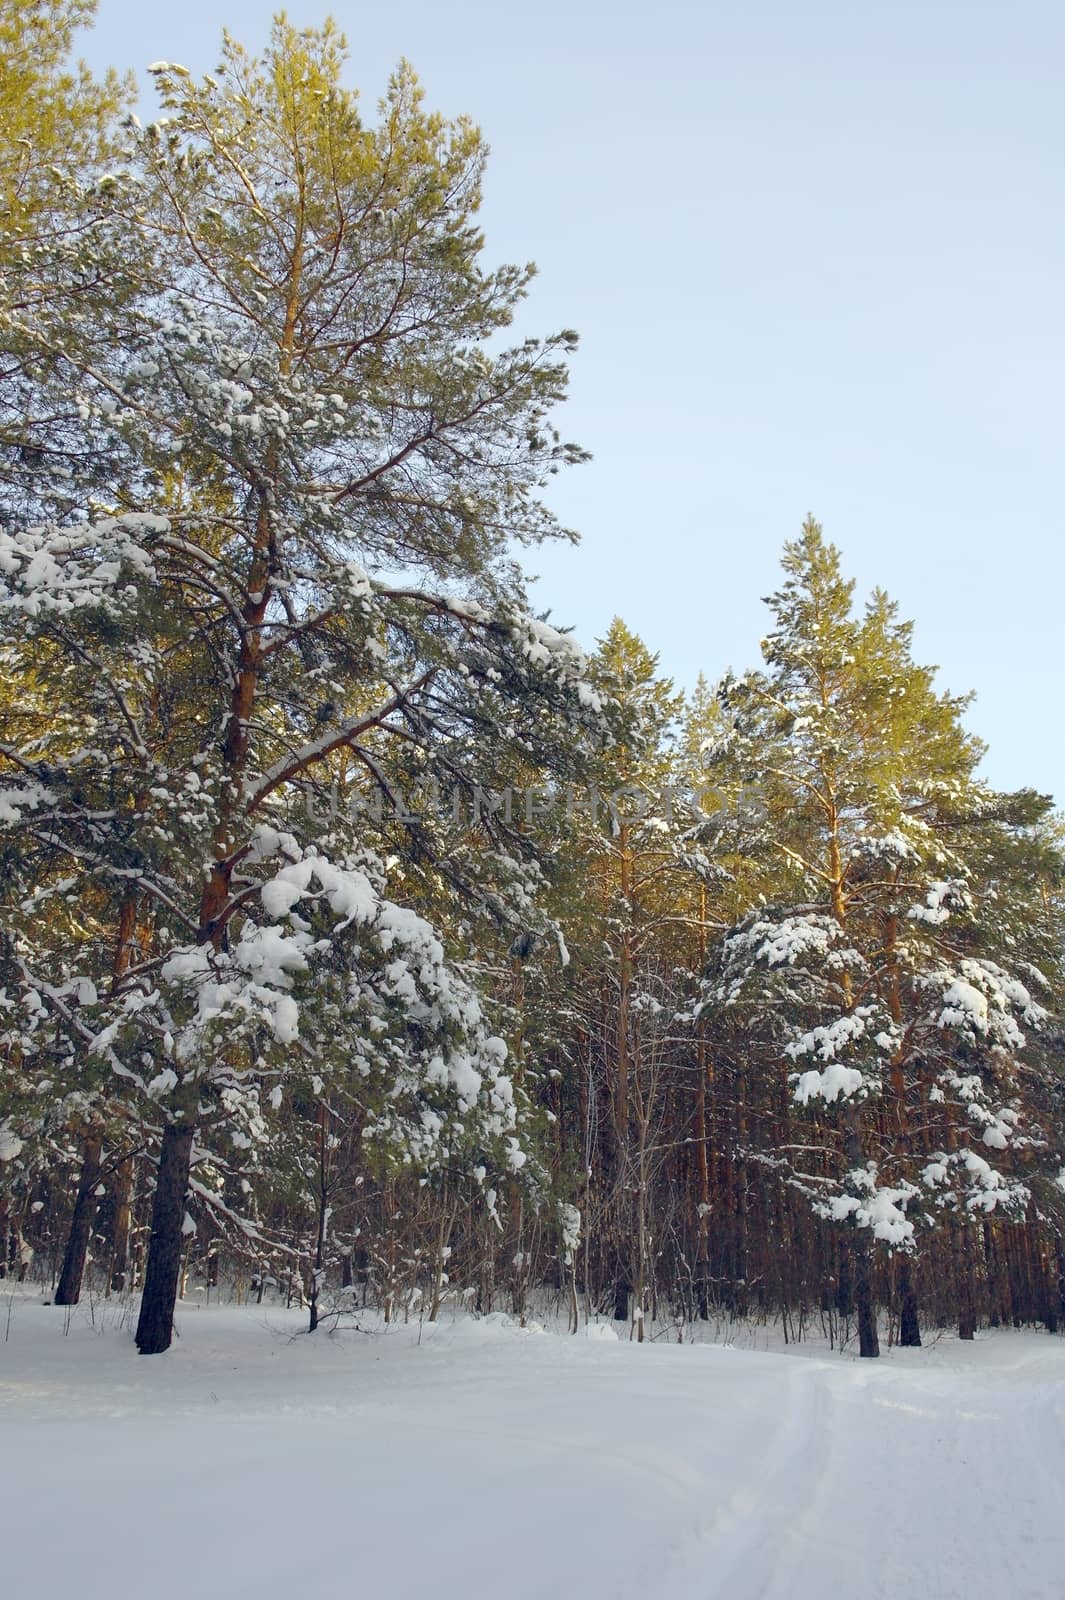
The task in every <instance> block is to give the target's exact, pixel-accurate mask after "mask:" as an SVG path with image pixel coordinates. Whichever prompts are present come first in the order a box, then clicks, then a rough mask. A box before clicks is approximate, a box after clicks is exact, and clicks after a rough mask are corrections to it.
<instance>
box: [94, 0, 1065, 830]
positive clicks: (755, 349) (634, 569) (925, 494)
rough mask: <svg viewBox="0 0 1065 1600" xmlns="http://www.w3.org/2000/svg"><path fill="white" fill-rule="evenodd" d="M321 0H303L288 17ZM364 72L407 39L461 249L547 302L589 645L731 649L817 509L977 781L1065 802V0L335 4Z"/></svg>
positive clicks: (553, 557) (245, 24) (403, 47)
mask: <svg viewBox="0 0 1065 1600" xmlns="http://www.w3.org/2000/svg"><path fill="white" fill-rule="evenodd" d="M152 9H153V8H149V7H147V6H144V5H143V4H141V3H140V0H136V3H134V0H100V10H99V20H98V24H97V27H96V29H95V32H94V33H93V34H92V35H90V36H89V37H88V38H87V40H86V42H85V54H86V57H87V59H88V60H89V61H90V62H91V63H92V64H93V65H94V66H101V65H103V64H105V63H114V64H116V65H121V66H124V65H127V64H128V65H132V66H135V67H137V68H138V70H139V71H141V72H143V68H144V67H145V66H146V64H147V63H148V62H150V61H152V60H155V59H157V58H159V57H165V58H168V59H170V60H173V61H179V62H182V63H183V64H184V65H186V66H188V67H190V68H192V69H193V70H195V71H206V70H210V68H211V67H212V66H213V65H214V64H215V61H216V58H217V42H218V39H219V37H220V31H221V27H222V25H223V24H225V25H226V26H228V27H229V28H230V31H231V32H233V33H235V34H236V35H237V36H238V37H239V38H241V39H242V40H243V42H245V43H246V44H248V45H258V44H260V43H261V42H262V41H263V39H264V38H265V35H266V30H267V27H268V22H269V17H270V12H271V7H270V6H269V5H264V4H262V3H256V0H212V3H210V4H208V3H207V0H183V3H182V4H180V5H175V6H172V7H166V8H165V10H163V11H161V13H160V14H159V15H157V16H153V15H152ZM326 9H327V7H326V0H320V3H319V0H316V3H307V0H297V3H295V4H291V5H290V6H289V7H288V10H289V15H290V17H291V18H292V19H293V21H295V22H296V23H298V24H300V25H303V24H305V23H311V22H317V21H320V20H321V18H322V16H323V15H324V14H325V10H326ZM334 14H335V15H336V16H337V18H338V20H339V22H340V23H341V25H342V26H343V27H344V29H345V30H346V32H347V34H348V38H349V41H350V43H351V46H352V61H351V67H350V81H351V83H352V85H353V86H358V87H359V88H360V89H361V90H362V91H363V94H364V96H365V97H366V99H367V100H368V102H370V103H373V102H374V101H376V99H377V97H378V95H379V93H380V91H381V89H382V88H383V86H384V83H385V80H386V77H387V74H388V71H389V69H390V67H391V66H392V65H394V63H395V62H396V60H397V59H398V58H399V57H400V56H404V55H405V56H407V57H408V58H409V59H410V60H411V61H412V62H413V63H414V65H415V67H416V68H417V70H418V72H419V73H420V75H421V76H422V78H423V80H424V82H425V84H426V87H427V91H428V98H429V103H430V104H431V105H433V106H435V107H437V108H438V109H440V110H442V111H444V112H447V113H457V112H468V113H469V114H470V115H472V116H473V117H474V118H475V119H476V120H477V121H478V122H479V123H480V124H481V126H482V128H483V129H484V131H485V134H486V135H487V137H488V139H489V141H490V143H491V145H492V150H493V158H492V162H491V165H490V169H489V174H488V185H487V203H486V206H485V209H484V213H483V217H484V223H485V227H486V230H487V234H488V244H489V251H490V254H491V255H492V256H493V257H495V258H498V259H500V260H503V259H510V260H521V261H524V260H527V259H530V258H531V259H534V260H536V261H537V262H538V264H539V266H540V269H541V276H540V278H539V280H538V282H537V283H536V285H535V286H534V290H533V295H532V298H531V301H530V306H529V310H528V314H527V317H526V319H525V321H526V323H527V331H543V332H547V331H551V330H553V329H555V328H557V327H562V326H567V327H569V326H572V327H575V328H577V329H579V330H580V333H581V341H582V342H581V349H580V352H579V353H578V355H577V356H576V358H575V360H574V363H573V388H572V400H571V403H570V405H569V406H568V407H567V410H566V413H565V414H564V417H563V419H562V420H563V427H564V432H565V433H566V434H567V436H568V437H572V438H576V439H578V440H579V441H580V442H581V443H582V444H584V445H586V446H587V447H588V448H589V449H591V450H592V451H593V452H594V456H595V460H594V462H593V463H592V464H591V465H590V466H586V467H583V468H580V469H577V470H575V471H573V472H572V473H570V474H569V475H568V476H567V477H566V478H565V480H564V481H563V482H562V483H561V484H560V487H559V490H558V493H557V495H556V497H555V505H556V507H557V509H558V510H559V512H560V513H561V514H562V515H563V517H564V518H565V520H566V521H567V522H569V523H570V524H571V525H573V526H575V527H577V528H578V529H579V530H580V531H581V533H582V535H583V539H582V544H581V546H580V547H579V548H578V549H577V550H573V549H571V548H569V547H559V548H558V549H552V550H549V551H543V552H534V553H533V554H532V556H531V558H530V565H531V567H532V569H533V570H535V571H537V572H539V573H540V574H541V581H540V583H539V585H538V586H537V588H536V589H535V590H534V593H535V595H536V596H537V599H538V603H539V604H540V605H541V606H543V607H547V606H550V607H551V609H552V613H553V617H554V620H555V621H556V622H558V623H573V624H575V625H576V628H577V632H578V635H579V636H580V637H581V639H582V640H583V641H584V642H585V643H588V644H590V643H591V642H592V641H593V640H594V638H595V637H596V636H598V635H600V634H601V633H602V632H603V631H604V629H605V628H606V627H607V625H608V623H609V621H610V618H611V617H612V616H613V615H614V614H615V613H618V614H620V615H621V616H623V617H624V618H625V620H626V622H627V623H628V624H629V626H630V627H632V628H634V629H635V630H636V631H637V632H639V633H640V634H641V635H642V636H643V638H644V639H645V640H646V642H647V643H648V644H649V645H650V646H651V648H652V649H654V650H657V651H658V652H659V653H660V655H661V659H662V664H663V667H664V669H665V670H667V671H668V672H670V673H672V674H673V675H674V676H675V677H676V678H677V680H678V681H679V682H681V683H683V684H690V683H692V682H693V681H694V679H695V676H696V674H697V673H698V672H699V670H700V669H701V670H703V671H705V672H706V674H707V676H708V677H710V678H711V679H713V678H715V677H716V676H717V675H718V674H719V672H720V671H721V670H722V669H723V668H724V667H725V666H727V665H732V666H734V667H737V668H739V667H743V666H747V665H750V664H753V663H754V662H755V661H756V660H757V657H758V640H759V637H760V635H761V634H762V633H763V632H764V630H765V612H764V608H763V607H762V606H761V605H760V604H759V597H760V596H762V595H765V594H767V593H769V592H770V590H771V589H773V588H774V587H776V581H777V562H778V557H779V552H780V547H781V545H782V544H783V542H784V540H785V539H788V538H791V537H793V536H794V534H795V533H796V532H797V530H798V528H799V525H800V523H801V521H802V518H803V516H804V514H805V513H806V512H807V510H811V511H813V512H814V514H815V515H816V516H817V517H818V518H819V519H820V520H821V521H822V522H823V523H824V525H825V529H826V532H827V534H828V535H829V537H830V538H832V539H833V540H834V541H835V542H836V543H837V544H839V545H840V546H841V547H842V549H843V551H844V556H845V561H846V565H847V567H848V569H849V571H850V572H851V573H853V574H854V575H855V576H856V577H857V578H858V583H859V590H860V591H865V590H867V589H869V588H870V587H872V586H873V585H874V584H877V583H878V584H881V585H882V586H883V587H884V588H886V589H887V590H888V591H889V592H890V593H891V594H892V595H893V596H894V597H895V598H896V599H898V600H899V602H900V604H901V607H902V610H903V613H904V615H907V616H910V617H913V618H915V619H916V622H917V634H916V640H917V654H918V656H919V657H920V658H921V659H922V660H925V661H934V662H938V663H939V664H940V666H941V668H942V673H941V682H942V683H943V685H944V686H945V687H948V688H950V689H953V690H963V689H970V688H972V689H975V690H976V691H977V694H978V703H977V705H976V707H975V708H974V709H973V712H972V714H971V718H970V721H971V723H972V725H973V727H974V728H975V729H976V731H977V732H979V733H980V734H981V735H982V736H983V737H984V738H985V739H987V740H988V741H989V742H990V744H991V754H990V757H989V759H988V762H987V764H986V771H987V774H988V776H989V778H990V779H991V781H992V782H994V783H996V784H998V785H1000V786H1002V787H1020V786H1021V785H1028V784H1030V785H1033V786H1035V787H1037V788H1040V789H1043V790H1045V791H1049V792H1052V793H1055V794H1056V795H1057V797H1058V799H1059V801H1061V800H1065V751H1063V747H1062V734H1061V719H1060V715H1059V703H1060V695H1061V687H1060V685H1061V677H1062V674H1061V668H1060V660H1059V643H1058V640H1059V636H1060V633H1061V608H1062V591H1063V579H1065V540H1063V537H1062V534H1063V526H1062V523H1063V496H1062V459H1063V456H1062V432H1063V429H1062V422H1063V418H1062V411H1063V399H1062V391H1063V370H1065V362H1063V358H1065V317H1063V311H1062V295H1063V285H1065V204H1063V144H1065V139H1063V135H1065V96H1063V94H1062V74H1063V70H1065V7H1063V6H1062V5H1061V4H1060V0H1013V3H1012V4H1010V5H1005V4H1003V3H1002V0H964V3H963V0H895V3H894V4H892V5H891V6H887V5H878V6H872V5H863V4H860V3H856V0H805V3H804V4H801V5H800V4H796V3H795V0H746V3H743V4H741V3H737V0H729V3H728V4H724V3H721V0H704V3H702V4H696V3H690V0H661V3H659V4H657V5H654V6H650V7H648V6H645V5H639V6H635V5H629V4H626V3H625V0H615V3H613V4H610V5H607V4H605V3H603V0H594V3H588V0H583V3H582V0H539V3H538V4H536V5H534V6H520V7H519V6H512V5H501V4H500V3H499V0H406V4H401V5H396V6H392V7H389V6H385V5H382V4H375V5H370V4H364V5H360V6H358V7H355V6H352V5H351V4H350V3H345V0H339V3H337V5H336V7H335V13H334Z"/></svg>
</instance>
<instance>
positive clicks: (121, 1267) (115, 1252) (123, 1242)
mask: <svg viewBox="0 0 1065 1600" xmlns="http://www.w3.org/2000/svg"><path fill="white" fill-rule="evenodd" d="M132 1195H133V1158H132V1157H130V1158H129V1160H128V1161H123V1162H122V1164H121V1166H119V1167H117V1168H116V1170H115V1174H114V1177H113V1178H112V1181H111V1200H112V1214H111V1292H112V1294H121V1293H122V1291H123V1290H124V1289H126V1288H128V1287H129V1282H128V1280H129V1231H130V1201H131V1198H132Z"/></svg>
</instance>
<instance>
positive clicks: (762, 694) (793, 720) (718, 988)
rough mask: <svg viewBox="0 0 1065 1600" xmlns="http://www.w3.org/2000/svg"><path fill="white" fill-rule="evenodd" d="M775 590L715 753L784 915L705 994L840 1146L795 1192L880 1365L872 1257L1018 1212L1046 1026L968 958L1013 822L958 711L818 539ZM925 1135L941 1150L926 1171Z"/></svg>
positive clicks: (1020, 996)
mask: <svg viewBox="0 0 1065 1600" xmlns="http://www.w3.org/2000/svg"><path fill="white" fill-rule="evenodd" d="M784 568H785V572H786V574H787V578H786V582H785V584H784V586H783V588H782V589H781V590H780V592H779V593H778V594H776V595H774V596H773V598H772V599H771V601H770V602H769V603H770V606H771V608H772V611H773V614H774V620H775V627H774V629H773V631H772V633H771V634H770V635H769V637H768V639H767V640H766V641H765V643H764V645H763V654H764V656H765V661H766V671H765V672H764V673H753V674H750V675H749V676H748V677H746V678H744V679H739V680H733V681H731V682H728V683H726V685H725V686H724V689H723V703H724V705H725V707H726V709H727V711H728V713H729V719H730V726H729V729H728V734H727V737H726V738H725V739H724V741H723V742H722V747H721V764H722V769H723V773H724V774H727V775H728V776H727V778H726V779H725V781H728V782H732V783H733V784H735V783H737V782H738V781H740V780H741V779H742V778H753V777H754V776H755V775H757V776H758V777H759V781H760V783H761V786H762V793H763V797H764V801H765V805H766V810H767V823H766V831H765V838H764V845H763V853H764V856H765V859H766V863H767V867H768V869H769V872H770V874H771V878H772V880H775V895H776V898H775V900H774V901H773V902H772V903H768V904H760V905H758V907H757V908H756V909H754V910H752V911H751V912H750V913H749V914H748V915H747V916H746V917H745V918H744V919H743V920H742V921H741V922H740V923H739V924H738V925H737V926H736V927H735V928H734V929H733V931H732V932H731V933H730V934H729V935H728V937H727V938H726V940H725V942H724V946H723V950H722V954H721V963H720V971H719V972H718V974H717V977H716V979H715V981H714V983H713V984H712V986H711V988H710V991H709V994H710V999H711V1001H712V1003H713V1004H714V1005H717V1006H723V1007H725V1008H728V1007H743V1008H744V1010H745V1014H747V1015H749V1017H750V1018H751V1020H752V1023H753V1026H754V1027H755V1029H756V1030H759V1031H760V1032H761V1033H762V1035H763V1037H764V1038H766V1039H767V1040H768V1041H770V1042H771V1044H772V1047H773V1050H774V1051H775V1052H776V1053H777V1056H778V1059H779V1060H781V1061H782V1062H785V1063H787V1064H788V1066H789V1069H790V1076H791V1081H792V1086H793V1092H794V1095H795V1098H796V1100H797V1101H798V1103H799V1104H801V1105H805V1106H808V1107H811V1108H814V1109H815V1113H816V1115H817V1116H818V1117H819V1118H822V1119H827V1120H830V1121H832V1122H835V1124H836V1126H837V1128H838V1136H839V1152H838V1156H837V1159H836V1163H835V1166H834V1167H833V1168H830V1169H829V1170H828V1171H827V1172H824V1173H809V1172H800V1173H797V1174H796V1175H795V1176H796V1179H797V1181H801V1182H803V1183H805V1185H806V1187H807V1188H808V1190H809V1192H810V1193H811V1195H813V1196H814V1197H815V1209H816V1210H817V1212H818V1213H819V1214H820V1215H823V1216H825V1217H828V1218H832V1219H835V1220H837V1221H839V1222H840V1223H843V1224H845V1225H846V1226H847V1228H848V1229H849V1232H850V1239H851V1247H852V1254H853V1270H854V1289H855V1297H856V1300H857V1307H858V1315H859V1332H860V1343H861V1353H862V1354H863V1355H876V1354H877V1353H878V1346H877V1332H876V1320H875V1310H874V1304H873V1282H872V1271H871V1257H870V1245H871V1241H873V1240H880V1241H883V1242H885V1243H886V1244H887V1245H888V1246H890V1247H892V1248H895V1249H908V1248H911V1247H912V1245H913V1241H914V1222H913V1220H912V1219H911V1216H910V1212H911V1210H914V1211H919V1210H920V1208H921V1207H922V1206H925V1205H928V1204H931V1203H932V1201H931V1195H932V1193H933V1192H935V1193H937V1194H938V1195H939V1197H940V1203H941V1204H943V1205H945V1206H947V1207H949V1209H950V1210H951V1211H952V1212H953V1213H955V1214H957V1215H961V1216H965V1215H971V1214H973V1212H974V1211H980V1212H983V1213H984V1214H986V1213H987V1212H989V1211H991V1210H993V1209H995V1208H998V1207H1001V1208H1004V1209H1008V1208H1010V1207H1013V1208H1017V1207H1021V1206H1023V1203H1024V1200H1025V1199H1026V1196H1027V1191H1026V1189H1025V1187H1024V1185H1023V1184H1022V1183H1021V1182H1020V1181H1019V1179H1018V1178H1017V1177H1016V1175H1015V1174H1012V1173H1011V1172H1010V1171H1009V1170H1008V1162H1007V1160H1005V1159H1004V1160H1003V1161H1001V1162H999V1163H998V1165H995V1164H993V1162H992V1160H991V1159H989V1158H993V1157H994V1156H995V1153H996V1152H997V1151H998V1150H1000V1149H1001V1150H1008V1149H1009V1147H1010V1145H1011V1143H1012V1141H1013V1139H1014V1131H1015V1128H1016V1125H1017V1122H1018V1118H1019V1111H1018V1106H1017V1100H1016V1095H1015V1089H1014V1082H1013V1079H1014V1075H1015V1071H1016V1068H1015V1065H1014V1063H1015V1060H1016V1056H1017V1053H1018V1052H1019V1051H1020V1050H1021V1049H1022V1048H1023V1046H1024V1043H1025V1039H1024V1034H1023V1032H1022V1027H1021V1024H1024V1025H1025V1026H1028V1027H1036V1028H1037V1027H1038V1026H1039V1024H1040V1022H1041V1021H1042V1018H1043V1016H1044V1012H1043V1009H1042V1007H1041V1006H1040V1005H1039V1004H1038V1003H1037V1002H1036V1000H1035V999H1034V998H1033V995H1032V994H1031V993H1030V992H1029V989H1028V988H1027V987H1026V985H1025V984H1024V983H1022V982H1021V981H1020V979H1019V978H1018V977H1017V976H1015V975H1013V974H1011V973H1010V972H1009V971H1007V969H1006V968H1005V967H1004V966H1003V965H1001V964H1000V961H999V956H1000V954H1004V952H1000V951H999V950H998V949H997V948H996V949H995V952H994V955H992V954H991V953H990V950H989V948H988V941H987V935H988V933H989V931H990V930H989V928H988V925H987V924H986V923H984V924H983V925H982V929H981V932H982V937H983V939H984V941H985V943H984V948H983V952H982V953H980V954H977V953H976V952H975V950H974V951H973V953H972V954H970V953H969V951H970V949H971V943H970V941H971V938H972V932H971V925H972V923H973V920H974V910H975V905H976V898H977V897H978V895H979V892H980V888H981V886H980V883H979V871H978V860H977V858H976V851H977V849H978V841H979V840H980V839H981V838H983V839H984V840H985V848H986V840H987V837H988V835H989V833H990V834H994V831H995V829H996V828H997V827H998V826H999V824H998V822H997V820H996V819H997V817H998V815H999V813H1000V812H1001V808H1002V806H1001V802H999V801H998V800H997V799H996V798H995V797H993V796H991V795H989V793H988V792H987V790H986V788H985V787H984V786H983V785H982V784H980V782H979V780H978V779H977V778H976V776H975V768H976V765H977V762H978V761H979V758H980V755H981V753H982V751H981V747H980V746H979V744H978V743H977V742H976V741H975V740H974V739H973V738H972V737H971V736H970V735H968V734H967V733H966V732H965V730H964V729H963V727H962V724H961V720H960V719H961V714H962V712H963V710H964V708H965V705H966V702H965V701H964V700H959V699H957V698H952V697H950V696H947V695H942V694H939V693H937V692H936V690H935V688H934V686H933V674H932V672H931V670H929V669H926V668H921V667H918V666H915V665H914V664H913V662H912V660H911V658H910V634H911V629H910V626H909V625H908V624H905V623H900V622H899V621H898V618H897V614H896V610H895V608H894V606H893V605H892V604H891V603H890V602H889V601H888V600H887V599H886V597H885V596H883V595H882V594H880V593H877V594H875V595H874V596H873V598H872V600H871V601H870V603H869V605H868V606H867V608H866V610H865V612H864V614H863V615H862V616H861V617H858V618H856V617H855V616H854V615H853V612H852V594H853V585H852V584H850V583H847V582H845V581H844V580H843V578H842V577H841V575H840V570H839V556H838V552H837V551H836V550H835V549H834V548H833V547H832V546H831V545H828V544H826V543H825V541H824V539H823V537H822V535H821V530H820V528H819V527H818V526H817V524H816V523H814V522H813V521H812V520H810V521H808V522H807V523H806V525H805V526H804V528H803V532H802V536H801V538H800V539H799V540H798V541H797V542H796V543H794V544H791V545H789V546H788V547H787V548H786V552H785V558H784ZM963 1063H964V1065H963ZM915 1118H917V1119H919V1120H921V1122H922V1123H923V1125H924V1127H925V1129H926V1130H927V1128H928V1126H929V1125H930V1124H931V1125H932V1126H935V1125H936V1124H938V1125H939V1126H940V1127H941V1129H942V1136H943V1145H944V1148H943V1149H942V1150H939V1151H935V1152H934V1153H933V1154H934V1159H933V1160H931V1161H929V1160H928V1159H927V1154H928V1152H927V1151H924V1152H922V1151H920V1150H919V1148H918V1146H917V1145H916V1144H915V1142H914V1139H913V1136H912V1124H913V1122H914V1120H915ZM926 1137H927V1133H926Z"/></svg>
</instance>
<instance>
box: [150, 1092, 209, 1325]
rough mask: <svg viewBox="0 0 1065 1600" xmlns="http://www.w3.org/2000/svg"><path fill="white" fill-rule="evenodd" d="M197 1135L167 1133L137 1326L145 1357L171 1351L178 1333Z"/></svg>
mask: <svg viewBox="0 0 1065 1600" xmlns="http://www.w3.org/2000/svg"><path fill="white" fill-rule="evenodd" d="M194 1132H195V1130H194V1129H193V1128H192V1127H190V1126H189V1125H188V1124H187V1123H181V1122H168V1123H167V1125H166V1128H165V1129H164V1131H163V1143H162V1148H161V1149H160V1151H159V1171H158V1174H157V1176H156V1180H155V1200H154V1202H153V1204H152V1226H151V1236H150V1238H149V1241H148V1262H147V1266H146V1267H145V1271H144V1290H143V1293H142V1295H141V1311H140V1318H139V1320H138V1322H137V1349H138V1350H139V1351H140V1353H141V1355H142V1356H154V1355H160V1354H161V1353H162V1352H163V1351H164V1350H169V1348H170V1340H171V1338H172V1336H173V1332H174V1306H175V1304H176V1302H177V1291H178V1278H179V1276H180V1274H181V1240H182V1233H181V1225H182V1223H183V1222H184V1220H185V1196H186V1194H187V1193H188V1187H189V1168H190V1165H191V1162H192V1140H193V1134H194Z"/></svg>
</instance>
